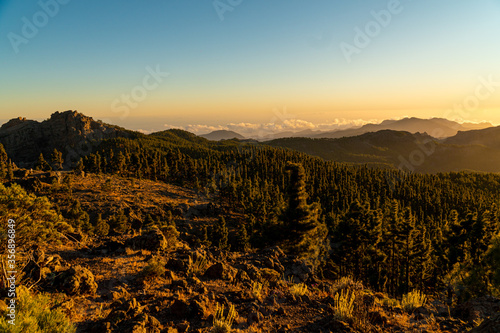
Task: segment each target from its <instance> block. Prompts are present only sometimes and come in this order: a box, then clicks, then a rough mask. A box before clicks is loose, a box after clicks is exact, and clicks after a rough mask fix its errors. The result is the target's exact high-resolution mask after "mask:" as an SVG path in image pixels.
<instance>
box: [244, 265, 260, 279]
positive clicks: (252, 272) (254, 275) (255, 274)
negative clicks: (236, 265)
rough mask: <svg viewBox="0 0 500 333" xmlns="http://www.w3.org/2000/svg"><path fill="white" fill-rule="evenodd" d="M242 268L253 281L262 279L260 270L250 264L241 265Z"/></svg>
mask: <svg viewBox="0 0 500 333" xmlns="http://www.w3.org/2000/svg"><path fill="white" fill-rule="evenodd" d="M243 270H244V271H245V272H246V273H247V274H248V276H249V277H250V278H251V279H252V280H254V281H260V280H261V279H262V276H261V275H260V270H259V269H258V268H257V267H255V266H254V265H252V264H245V265H243Z"/></svg>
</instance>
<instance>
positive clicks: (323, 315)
mask: <svg viewBox="0 0 500 333" xmlns="http://www.w3.org/2000/svg"><path fill="white" fill-rule="evenodd" d="M68 176H69V177H70V178H71V182H70V184H72V185H71V195H72V196H73V198H77V199H78V200H79V201H81V203H82V207H86V208H89V212H90V214H91V216H93V215H94V214H97V213H98V212H99V213H103V212H105V211H110V210H111V211H113V210H114V209H122V210H126V211H127V212H128V213H129V215H130V216H131V217H135V218H136V219H137V220H138V221H139V220H143V219H144V216H145V215H146V214H147V213H158V212H157V211H155V210H157V209H160V208H158V207H164V208H165V207H168V208H165V209H166V210H167V211H172V212H174V214H173V216H174V218H173V221H174V223H175V225H176V227H175V228H174V230H175V229H176V230H177V231H173V229H172V227H169V226H164V227H159V228H157V227H152V228H146V227H143V228H140V230H142V231H140V232H135V231H134V232H130V233H127V234H121V235H120V234H110V235H109V236H106V237H88V236H83V235H79V234H70V235H65V236H64V237H63V238H62V239H61V240H62V241H63V243H62V244H61V245H52V244H43V245H40V246H39V247H38V248H36V249H35V250H34V251H33V252H32V255H31V259H30V262H29V263H28V265H27V266H26V269H25V272H26V283H27V284H28V285H29V284H31V283H33V285H34V286H35V289H36V290H38V291H44V292H49V293H51V294H52V295H53V297H54V298H55V299H57V300H58V302H57V304H56V305H55V306H56V307H57V308H59V309H62V310H63V311H64V313H66V314H67V316H69V318H70V319H71V321H72V322H74V323H75V324H76V325H77V331H78V332H122V333H125V332H170V333H172V332H229V331H227V330H224V329H223V328H221V330H217V327H219V326H217V325H218V324H217V323H220V321H222V322H224V321H225V320H227V317H228V316H230V314H229V312H228V309H232V311H234V314H233V315H232V318H231V319H232V320H231V323H229V320H228V322H227V323H226V324H227V325H226V326H229V327H231V329H232V330H231V331H233V332H463V331H468V330H471V329H472V330H471V331H472V332H498V330H499V329H500V326H499V325H500V322H499V318H498V315H496V317H495V314H498V312H499V311H500V300H498V299H495V298H492V297H484V298H479V299H473V300H471V301H469V302H466V303H462V304H460V305H455V304H452V303H450V302H449V300H447V299H446V297H445V296H444V295H439V294H437V295H432V296H431V295H428V299H427V301H426V303H425V304H424V305H423V306H420V307H417V308H413V309H407V308H405V307H403V306H402V304H401V302H400V301H398V300H395V299H392V298H391V297H389V296H388V295H387V294H383V293H376V292H373V291H372V290H370V289H369V288H368V287H367V286H364V285H363V284H361V283H359V282H356V281H353V280H352V279H350V278H342V279H339V280H330V279H327V278H325V277H323V276H321V274H319V273H318V272H315V271H314V270H313V269H312V267H311V266H310V265H309V264H308V263H306V262H305V261H302V260H300V259H298V258H297V257H294V256H291V255H286V254H285V253H284V252H283V251H282V250H281V249H280V248H279V247H277V246H274V247H269V248H265V249H262V250H258V251H257V250H250V251H247V252H244V253H243V252H227V251H221V250H219V249H218V248H215V247H207V246H205V245H203V244H200V242H199V240H198V239H197V238H196V237H193V235H196V234H197V233H196V230H199V229H200V226H201V225H202V224H210V223H213V221H214V220H215V218H214V215H217V214H216V212H214V210H224V207H216V206H215V207H212V206H211V205H208V203H209V201H208V200H207V198H206V197H204V195H202V194H199V193H197V192H196V191H193V190H190V189H186V188H182V187H179V186H174V185H167V184H161V183H155V182H152V181H142V182H139V181H135V182H134V183H133V184H132V183H130V180H129V179H124V178H121V177H117V176H113V177H109V176H95V175H88V176H86V177H81V176H76V175H72V174H69V175H68ZM29 178H30V177H28V179H27V180H29ZM59 178H61V177H59ZM54 179H58V177H56V178H54ZM109 179H110V180H111V183H112V184H113V185H112V188H106V184H109V183H110V182H109V181H108V180H109ZM41 182H42V183H43V184H45V185H44V186H42V187H41V188H40V189H38V191H39V193H40V194H41V193H45V194H46V195H48V196H49V197H50V198H51V200H52V201H53V202H58V203H59V206H60V207H61V208H62V209H64V207H65V204H64V202H65V201H64V200H63V198H64V197H65V196H66V195H67V194H65V193H67V189H64V188H62V187H61V186H60V184H58V182H57V181H51V182H50V184H51V185H49V181H48V179H42V181H41ZM134 196H135V197H136V199H135V200H132V199H133V197H134ZM97 203H99V204H97ZM91 208H92V209H91ZM226 213H227V212H226ZM229 215H230V214H229ZM237 221H238V216H233V218H232V219H230V223H229V224H230V226H231V228H233V227H234V226H235V224H236V223H237ZM30 281H31V282H30ZM341 293H350V294H351V295H354V296H353V299H352V313H351V314H350V315H344V316H343V315H342V313H341V312H339V309H338V299H336V298H335V297H336V295H339V294H341ZM222 306H224V309H226V310H223V311H222V314H221V312H220V309H221V307H222ZM217 320H219V322H218V321H217ZM222 326H223V325H222ZM222 326H221V327H222Z"/></svg>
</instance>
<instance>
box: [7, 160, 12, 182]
mask: <svg viewBox="0 0 500 333" xmlns="http://www.w3.org/2000/svg"><path fill="white" fill-rule="evenodd" d="M7 179H8V180H9V181H12V180H14V167H13V166H12V162H11V161H9V163H8V164H7Z"/></svg>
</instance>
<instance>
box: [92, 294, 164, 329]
mask: <svg viewBox="0 0 500 333" xmlns="http://www.w3.org/2000/svg"><path fill="white" fill-rule="evenodd" d="M111 307H112V310H111V312H110V313H109V315H108V316H107V317H106V319H105V320H104V322H103V323H102V324H101V325H100V326H98V327H96V328H95V329H94V331H96V332H101V331H104V332H110V331H111V332H120V333H122V332H123V333H150V332H151V333H160V332H161V330H162V328H163V327H162V325H161V324H160V322H159V321H158V319H156V318H155V317H153V316H150V315H148V314H147V313H145V312H144V307H142V306H141V305H140V303H139V302H137V300H136V299H135V298H132V299H130V298H120V299H118V300H116V301H115V302H113V304H111Z"/></svg>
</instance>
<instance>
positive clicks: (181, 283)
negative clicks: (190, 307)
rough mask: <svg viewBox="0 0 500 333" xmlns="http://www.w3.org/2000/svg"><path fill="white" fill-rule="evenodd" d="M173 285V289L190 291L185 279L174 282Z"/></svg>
mask: <svg viewBox="0 0 500 333" xmlns="http://www.w3.org/2000/svg"><path fill="white" fill-rule="evenodd" d="M171 285H172V288H173V289H181V290H182V289H183V290H187V289H188V283H187V281H186V280H184V279H180V280H175V281H172V283H171Z"/></svg>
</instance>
